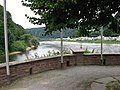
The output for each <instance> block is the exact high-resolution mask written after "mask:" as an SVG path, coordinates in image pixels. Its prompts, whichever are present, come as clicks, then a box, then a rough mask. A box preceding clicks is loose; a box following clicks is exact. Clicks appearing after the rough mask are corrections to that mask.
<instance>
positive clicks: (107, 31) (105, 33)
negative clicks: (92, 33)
mask: <svg viewBox="0 0 120 90" xmlns="http://www.w3.org/2000/svg"><path fill="white" fill-rule="evenodd" d="M112 35H113V31H112V30H111V29H106V30H105V31H104V32H103V36H105V37H109V36H112Z"/></svg>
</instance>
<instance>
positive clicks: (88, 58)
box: [0, 51, 120, 85]
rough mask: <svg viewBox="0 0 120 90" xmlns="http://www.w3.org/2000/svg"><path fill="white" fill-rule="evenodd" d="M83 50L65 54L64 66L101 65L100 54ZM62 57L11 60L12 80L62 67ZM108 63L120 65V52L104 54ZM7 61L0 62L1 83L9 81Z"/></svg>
mask: <svg viewBox="0 0 120 90" xmlns="http://www.w3.org/2000/svg"><path fill="white" fill-rule="evenodd" d="M83 53H84V52H83V51H77V52H73V54H71V55H65V56H64V58H63V59H64V63H63V68H64V69H65V68H66V67H69V66H75V65H101V60H100V54H83ZM60 59H61V57H60V56H55V57H48V58H41V59H37V60H27V61H21V62H20V61H14V62H10V80H11V81H13V80H16V79H17V78H21V77H24V76H28V75H31V74H35V73H40V72H44V71H48V70H54V69H61V62H60ZM104 59H105V60H106V65H120V54H104ZM8 80H9V79H8V78H7V75H6V65H5V63H3V64H0V85H2V84H5V83H6V82H8Z"/></svg>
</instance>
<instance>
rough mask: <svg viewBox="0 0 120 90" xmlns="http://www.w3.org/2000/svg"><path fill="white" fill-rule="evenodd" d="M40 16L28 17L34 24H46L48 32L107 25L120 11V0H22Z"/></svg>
mask: <svg viewBox="0 0 120 90" xmlns="http://www.w3.org/2000/svg"><path fill="white" fill-rule="evenodd" d="M22 4H23V5H24V6H26V7H30V9H31V10H32V11H33V12H34V13H35V14H36V15H38V16H40V18H36V17H29V16H28V15H26V17H27V18H28V19H29V20H30V22H31V23H33V24H38V25H41V24H45V25H46V33H47V34H51V33H52V31H56V30H61V29H64V28H66V27H67V28H78V26H84V27H87V28H93V27H96V26H97V27H98V26H106V25H108V23H109V22H111V21H113V20H114V17H113V15H112V14H114V13H116V12H119V10H120V2H119V0H22Z"/></svg>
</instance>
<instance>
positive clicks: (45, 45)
mask: <svg viewBox="0 0 120 90" xmlns="http://www.w3.org/2000/svg"><path fill="white" fill-rule="evenodd" d="M80 46H82V48H83V49H86V48H87V49H88V50H90V51H92V50H93V49H94V53H100V47H101V46H100V44H96V43H80V42H64V48H66V49H68V50H70V49H74V48H80ZM53 50H54V51H56V52H58V51H60V41H42V42H40V45H39V47H38V48H37V49H35V50H31V51H29V52H27V53H24V54H18V55H13V56H10V59H11V60H12V61H14V60H26V59H27V57H28V58H29V59H33V58H35V55H37V56H39V57H44V56H46V55H47V54H48V51H51V52H52V51H53ZM103 53H120V44H104V45H103Z"/></svg>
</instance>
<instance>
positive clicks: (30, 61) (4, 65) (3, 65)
mask: <svg viewBox="0 0 120 90" xmlns="http://www.w3.org/2000/svg"><path fill="white" fill-rule="evenodd" d="M72 56H74V55H73V54H66V55H64V57H72ZM55 58H60V55H57V56H51V57H42V58H38V59H28V60H24V61H12V62H9V66H13V65H19V64H25V63H32V62H37V61H45V60H48V59H55ZM3 67H6V63H1V64H0V68H3Z"/></svg>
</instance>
